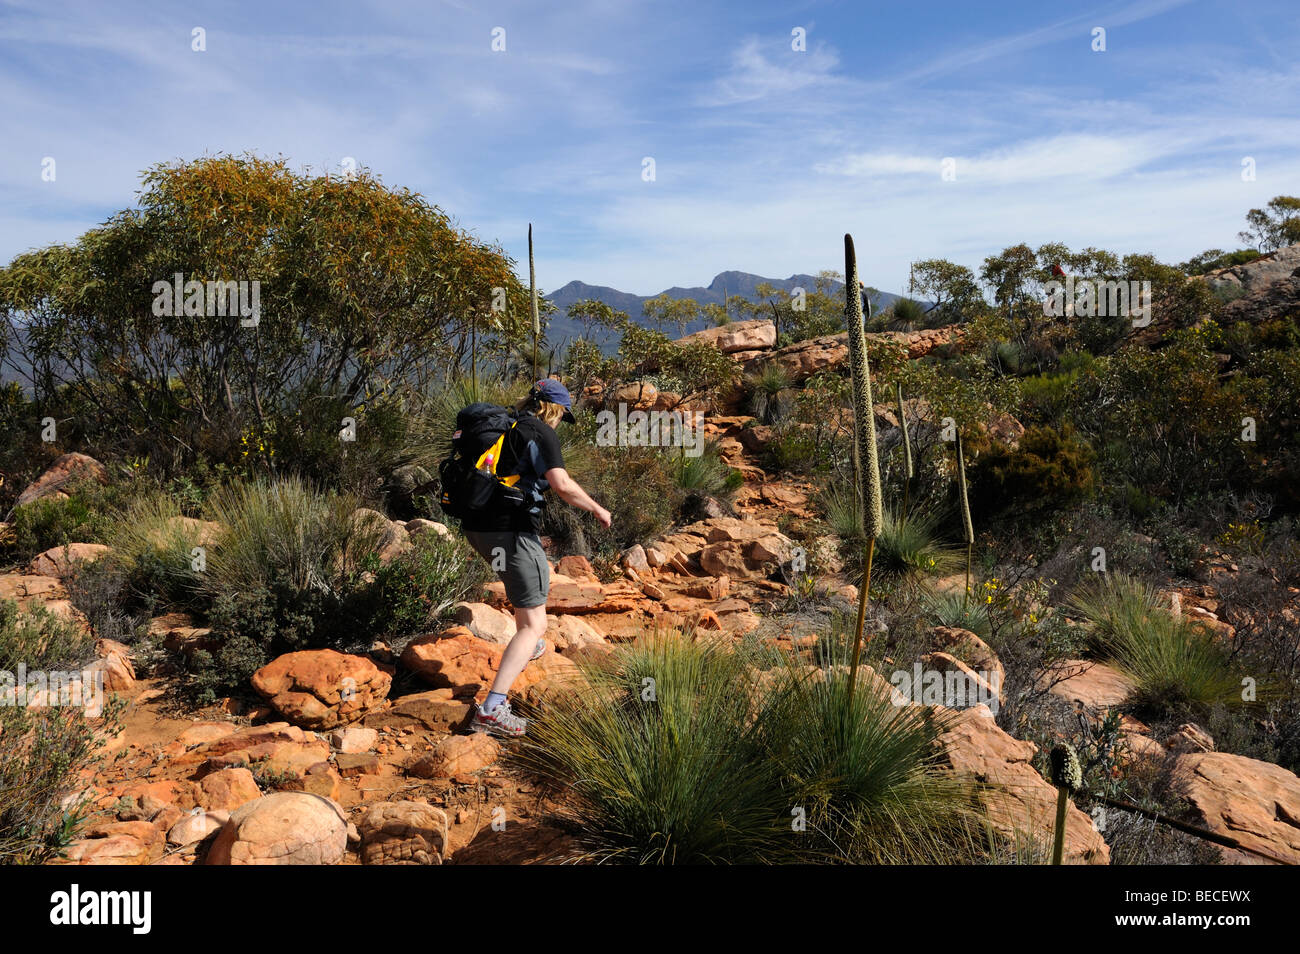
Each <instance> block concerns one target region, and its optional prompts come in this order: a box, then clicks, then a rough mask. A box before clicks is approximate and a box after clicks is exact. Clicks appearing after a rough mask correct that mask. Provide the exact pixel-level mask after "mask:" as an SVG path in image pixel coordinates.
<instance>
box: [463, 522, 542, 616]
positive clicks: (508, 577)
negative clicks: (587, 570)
mask: <svg viewBox="0 0 1300 954" xmlns="http://www.w3.org/2000/svg"><path fill="white" fill-rule="evenodd" d="M465 539H467V540H469V545H470V546H472V547H473V548H474V549H475V551H477V553H478V554H479V556H481V557H483V559H485V560H487V561H488V564H489V565H490V566H491V567H492V569H494V570H495V571H496V574H497V576H498V577H500V578H501V582H502V583H504V584H505V585H506V598H507V599H509V600H510V603H511V604H512V605H513V606H514V607H515V609H530V608H532V607H534V606H545V605H546V596H547V594H548V593H550V591H551V565H550V563H548V562H547V560H546V551H545V550H543V549H542V541H541V540H540V539H539V538H538V536H537V534H535V533H513V532H511V531H509V530H501V531H497V530H466V531H465Z"/></svg>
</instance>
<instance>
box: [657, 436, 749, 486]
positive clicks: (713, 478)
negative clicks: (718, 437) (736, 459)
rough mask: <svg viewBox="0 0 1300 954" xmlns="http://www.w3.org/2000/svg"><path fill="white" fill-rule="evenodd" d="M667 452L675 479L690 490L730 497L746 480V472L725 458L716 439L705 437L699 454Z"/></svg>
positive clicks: (679, 484)
mask: <svg viewBox="0 0 1300 954" xmlns="http://www.w3.org/2000/svg"><path fill="white" fill-rule="evenodd" d="M665 453H666V454H667V455H668V456H669V457H670V459H671V463H670V464H669V467H670V469H671V471H672V475H673V479H674V480H675V481H676V482H677V486H678V487H679V488H681V489H682V490H683V491H685V492H686V493H687V494H696V495H700V496H708V497H724V498H730V497H732V496H733V495H734V494H735V492H736V491H737V490H738V489H739V488H740V485H741V484H743V483H744V475H742V474H741V473H740V471H738V470H732V468H731V466H730V465H729V464H728V463H727V462H726V461H725V460H723V459H722V448H721V447H720V446H719V444H718V442H717V441H714V440H706V441H704V446H703V448H702V449H701V453H700V454H699V456H697V457H691V456H690V455H688V454H682V453H680V452H675V451H672V450H669V451H666V452H665Z"/></svg>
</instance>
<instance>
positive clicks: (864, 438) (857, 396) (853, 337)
mask: <svg viewBox="0 0 1300 954" xmlns="http://www.w3.org/2000/svg"><path fill="white" fill-rule="evenodd" d="M844 276H845V282H844V289H845V305H846V308H845V319H846V322H847V324H848V331H849V369H850V372H851V374H852V392H851V393H852V395H853V430H854V450H855V451H856V452H857V458H858V468H859V469H860V470H861V471H862V474H861V481H860V482H861V487H862V530H863V534H864V536H865V537H866V550H865V552H864V554H863V573H862V591H861V592H860V593H859V594H858V620H857V625H856V626H855V628H854V632H853V662H852V665H851V666H850V668H849V689H848V696H849V699H850V704H851V700H852V698H853V690H854V686H855V685H856V683H857V675H858V662H859V661H860V659H861V656H862V628H863V624H864V623H865V622H866V615H867V599H868V598H869V597H868V594H869V593H870V591H871V558H872V556H873V554H874V552H875V548H876V538H877V537H878V536H880V528H881V524H882V523H883V522H884V515H883V507H882V505H881V492H880V458H879V457H878V456H877V455H876V415H875V408H874V407H873V406H872V402H871V366H870V364H869V363H868V361H867V335H866V332H865V331H864V330H863V314H862V295H861V294H860V293H859V291H858V289H859V287H860V286H859V285H858V258H857V255H856V253H855V252H854V250H853V236H851V235H845V236H844Z"/></svg>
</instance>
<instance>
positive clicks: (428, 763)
mask: <svg viewBox="0 0 1300 954" xmlns="http://www.w3.org/2000/svg"><path fill="white" fill-rule="evenodd" d="M500 754H501V743H499V742H498V741H497V740H496V739H494V738H492V737H491V736H490V735H488V734H487V733H486V732H474V733H471V734H470V735H451V736H448V737H447V738H445V739H443V740H442V741H441V742H439V743H438V744H437V745H436V746H434V749H433V751H432V752H428V753H426V754H424V755H422V756H420V757H419V758H417V759H416V760H415V761H414V762H412V763H411V765H410V766H409V767H408V768H407V770H406V771H407V774H409V775H414V776H415V777H416V778H451V777H452V776H454V775H470V774H473V773H474V772H479V771H482V770H483V769H485V768H487V767H488V766H489V765H491V764H492V763H493V762H495V761H496V760H497V757H498V756H499V755H500Z"/></svg>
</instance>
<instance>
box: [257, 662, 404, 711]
mask: <svg viewBox="0 0 1300 954" xmlns="http://www.w3.org/2000/svg"><path fill="white" fill-rule="evenodd" d="M392 681H393V680H392V677H391V676H390V675H389V674H388V673H386V672H384V671H383V670H382V669H380V668H379V667H378V666H376V665H375V664H374V663H373V662H371V661H370V660H369V659H367V658H365V657H364V656H348V655H344V654H343V653H340V652H336V651H335V650H333V649H313V650H305V651H302V652H296V653H286V654H285V655H283V656H281V657H279V658H278V659H276V660H274V661H272V662H271V663H269V664H267V665H265V666H263V667H262V668H261V669H259V670H258V671H257V672H255V673H254V674H253V688H254V689H256V690H257V691H258V692H259V693H261V695H262V696H264V697H265V698H266V699H267V700H268V701H269V702H270V703H271V705H272V706H273V707H275V710H276V711H277V712H279V713H280V714H281V715H283V716H284V717H285V718H286V719H288V720H289V721H290V722H293V723H294V724H295V725H300V726H302V727H304V728H308V729H332V728H334V727H335V726H338V725H345V724H347V723H349V722H355V721H356V720H357V719H360V718H361V717H362V716H364V715H365V714H366V713H367V712H369V711H370V710H372V709H374V708H377V707H379V706H380V705H381V704H382V703H383V701H384V699H385V698H386V697H387V695H388V690H389V688H390V686H391V685H392Z"/></svg>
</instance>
